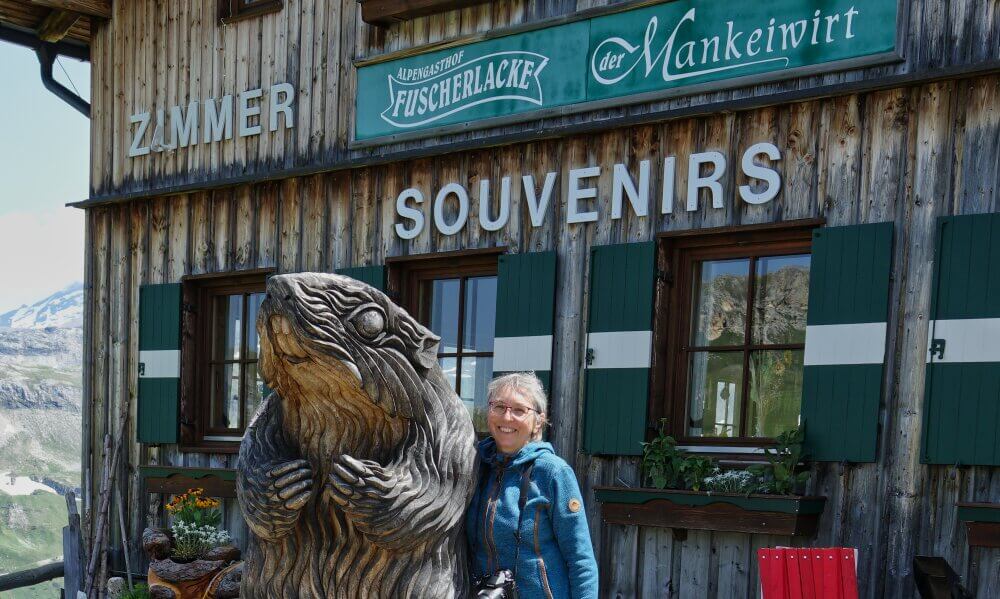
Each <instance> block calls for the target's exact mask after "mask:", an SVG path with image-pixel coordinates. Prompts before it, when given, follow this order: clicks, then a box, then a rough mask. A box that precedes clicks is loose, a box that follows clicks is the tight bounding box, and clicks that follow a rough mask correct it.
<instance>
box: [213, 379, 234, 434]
mask: <svg viewBox="0 0 1000 599" xmlns="http://www.w3.org/2000/svg"><path fill="white" fill-rule="evenodd" d="M211 421H212V426H213V427H214V428H237V427H238V426H239V425H240V371H239V365H237V364H220V365H216V366H213V367H212V415H211Z"/></svg>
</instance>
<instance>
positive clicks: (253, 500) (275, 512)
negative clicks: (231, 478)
mask: <svg viewBox="0 0 1000 599" xmlns="http://www.w3.org/2000/svg"><path fill="white" fill-rule="evenodd" d="M255 474H256V476H253V475H250V476H247V477H246V481H245V482H246V484H245V485H244V487H243V488H242V489H241V490H242V495H243V498H242V505H243V509H244V516H245V518H246V520H247V523H248V524H250V525H251V526H252V527H253V528H254V529H255V532H256V533H257V534H258V535H260V536H262V537H265V538H269V539H272V540H276V539H278V538H281V537H283V536H284V535H286V534H288V532H289V531H291V529H292V527H293V526H294V525H295V521H296V520H297V519H298V517H299V512H300V510H301V509H302V508H303V507H304V506H305V505H306V504H307V503H309V499H310V498H312V494H313V481H312V469H311V468H310V467H309V462H307V461H306V460H291V461H288V462H271V463H269V464H267V465H266V466H264V467H263V468H261V469H260V470H258V471H257V472H256V473H255Z"/></svg>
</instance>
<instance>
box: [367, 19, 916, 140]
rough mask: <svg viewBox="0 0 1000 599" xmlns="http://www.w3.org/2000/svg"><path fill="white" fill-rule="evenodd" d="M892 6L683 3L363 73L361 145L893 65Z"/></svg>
mask: <svg viewBox="0 0 1000 599" xmlns="http://www.w3.org/2000/svg"><path fill="white" fill-rule="evenodd" d="M896 12H897V2H896V0H869V1H868V2H858V1H857V0H834V1H826V2H820V1H817V0H811V1H803V0H768V1H760V2H744V3H740V4H739V5H738V6H736V7H734V6H733V5H732V4H731V3H728V2H716V1H709V0H675V1H673V2H664V3H661V4H656V5H653V6H645V7H642V8H636V9H632V10H627V11H623V12H616V13H612V14H608V15H604V16H599V17H594V18H591V19H587V20H580V21H575V22H571V23H564V24H560V25H554V26H551V27H547V28H541V29H535V30H531V31H524V32H522V33H514V34H511V35H506V36H502V37H497V38H493V39H488V40H485V41H479V42H475V43H470V44H466V45H462V46H455V47H450V48H447V49H443V50H438V51H434V52H427V53H425V54H420V55H417V56H409V57H405V58H399V59H396V60H386V61H376V62H372V63H369V64H365V65H362V66H360V67H359V68H358V94H357V100H356V102H357V104H356V108H357V127H356V131H355V139H356V141H359V142H364V141H366V140H372V139H375V138H384V137H388V136H400V135H405V136H408V137H410V136H419V135H420V134H421V133H424V134H431V133H433V132H434V131H436V130H439V129H442V128H447V129H449V130H452V129H454V128H456V127H465V128H475V127H477V126H478V127H481V126H488V125H490V124H492V123H498V122H503V121H511V120H525V119H528V118H533V117H535V116H538V114H540V113H545V112H546V111H549V110H553V109H561V110H567V111H574V110H587V109H589V108H596V107H599V106H600V105H602V104H604V105H607V104H610V103H612V102H613V103H615V104H621V103H626V102H629V101H632V102H638V101H643V100H644V99H647V98H653V97H658V96H665V95H671V94H677V93H683V92H685V91H694V90H695V89H696V87H695V86H697V88H704V87H727V86H736V85H743V84H746V83H751V82H757V81H765V80H774V79H780V78H785V77H792V76H796V75H798V74H802V73H805V72H819V71H827V70H836V69H839V68H846V67H851V66H858V65H861V64H866V63H874V62H878V61H883V60H889V59H892V58H894V57H895V49H896Z"/></svg>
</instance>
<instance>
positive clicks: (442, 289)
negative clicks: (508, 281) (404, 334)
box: [390, 251, 497, 432]
mask: <svg viewBox="0 0 1000 599" xmlns="http://www.w3.org/2000/svg"><path fill="white" fill-rule="evenodd" d="M390 273H391V276H393V277H394V279H396V278H398V279H399V280H400V289H401V291H402V296H403V297H402V300H403V305H404V306H405V307H406V308H407V310H409V312H410V313H411V314H413V315H414V316H416V318H417V319H418V320H420V322H421V323H423V324H424V325H425V326H426V327H427V328H429V329H430V330H431V331H433V332H434V333H435V334H437V335H439V336H440V337H441V344H440V346H439V349H438V361H439V362H440V364H441V370H443V371H444V375H445V377H446V378H447V379H448V382H450V383H451V386H452V388H453V389H455V392H456V393H457V394H458V396H459V397H460V398H461V400H462V402H463V403H464V404H465V406H466V408H467V409H468V410H469V413H470V414H471V415H472V419H473V423H474V424H475V427H476V431H477V432H485V431H486V430H487V429H486V391H487V387H488V386H489V383H490V380H491V379H492V377H493V336H494V324H495V321H496V299H497V259H496V252H495V251H491V252H489V253H488V254H486V255H482V254H481V253H478V252H473V253H471V254H466V255H457V256H453V257H444V258H436V259H420V260H415V261H408V262H397V263H395V264H394V265H393V268H392V269H391V270H390Z"/></svg>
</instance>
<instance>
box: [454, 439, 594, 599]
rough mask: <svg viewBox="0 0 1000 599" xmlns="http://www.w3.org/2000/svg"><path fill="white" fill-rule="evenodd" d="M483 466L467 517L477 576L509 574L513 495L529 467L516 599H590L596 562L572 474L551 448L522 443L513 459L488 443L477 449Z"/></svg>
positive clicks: (513, 544) (515, 503) (515, 500)
mask: <svg viewBox="0 0 1000 599" xmlns="http://www.w3.org/2000/svg"><path fill="white" fill-rule="evenodd" d="M479 456H480V458H481V460H482V463H483V468H482V471H481V476H482V477H483V479H482V480H481V481H480V484H479V486H478V490H477V492H476V494H475V496H474V497H473V498H472V504H471V505H470V506H469V512H468V514H467V516H466V527H465V529H466V534H467V535H468V539H469V546H470V548H471V555H472V558H473V565H472V572H473V574H475V575H476V576H481V575H483V574H492V573H494V572H496V571H497V570H499V569H503V568H506V569H509V570H514V553H515V547H516V546H517V543H516V540H515V536H514V531H515V529H516V528H517V521H518V513H519V511H518V497H519V495H520V490H521V478H522V477H521V475H522V472H524V468H525V467H526V466H527V465H528V464H530V463H531V462H534V464H535V466H534V468H533V469H532V471H531V482H530V486H529V490H528V494H527V498H526V499H527V502H526V503H525V507H524V511H525V513H524V518H523V520H522V522H521V549H520V553H519V555H518V564H517V588H518V593H519V596H520V597H521V599H596V598H597V561H596V560H595V559H594V547H593V545H592V544H591V542H590V530H589V529H588V528H587V515H586V513H585V512H584V509H583V496H582V494H581V493H580V486H579V485H578V484H577V482H576V475H575V474H574V473H573V469H572V468H570V466H569V464H567V463H566V462H565V461H564V460H563V459H562V458H560V457H559V456H557V455H556V454H555V452H554V451H553V450H552V445H550V444H549V443H543V442H535V443H528V444H527V445H525V446H524V447H523V448H521V450H520V451H519V452H517V453H516V454H515V455H513V456H509V455H504V454H502V453H500V452H499V451H497V447H496V442H495V441H493V439H492V438H490V439H486V440H484V441H482V442H481V443H480V444H479Z"/></svg>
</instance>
